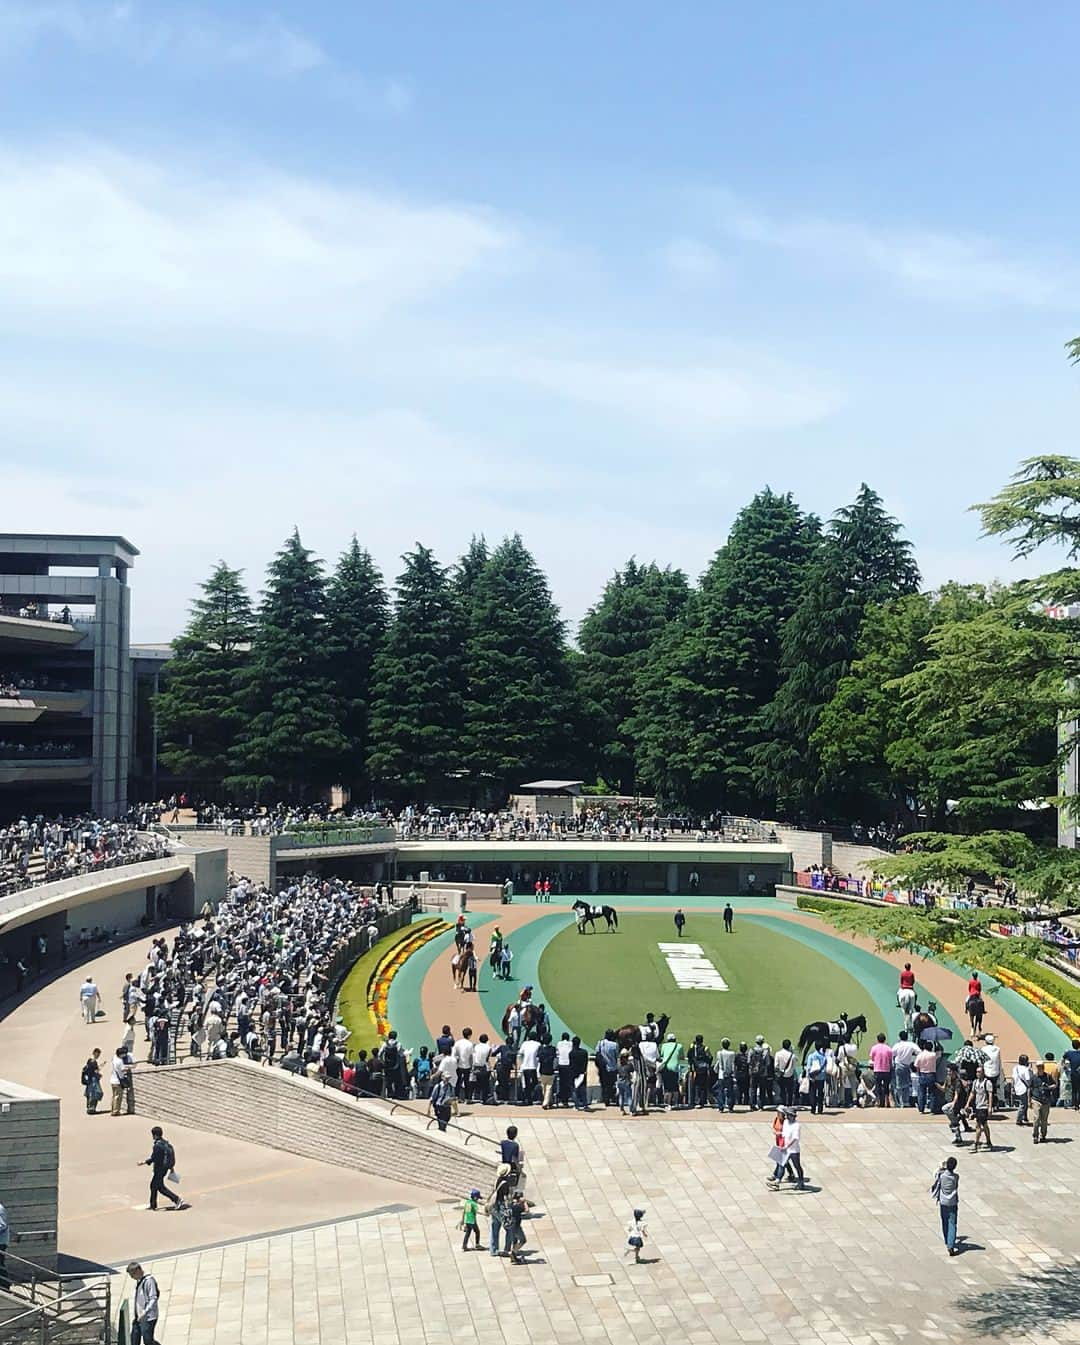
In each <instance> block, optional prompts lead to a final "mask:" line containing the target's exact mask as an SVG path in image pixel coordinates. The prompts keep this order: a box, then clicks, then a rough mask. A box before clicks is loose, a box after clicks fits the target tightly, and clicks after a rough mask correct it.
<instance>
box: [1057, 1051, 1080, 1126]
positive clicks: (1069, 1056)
mask: <svg viewBox="0 0 1080 1345" xmlns="http://www.w3.org/2000/svg"><path fill="white" fill-rule="evenodd" d="M1061 1063H1062V1065H1063V1066H1064V1067H1065V1069H1066V1070H1067V1071H1068V1077H1069V1088H1070V1092H1071V1094H1072V1109H1073V1111H1080V1039H1077V1038H1074V1039H1073V1044H1072V1049H1071V1050H1068V1051H1066V1052H1065V1054H1064V1055H1063V1056H1062V1057H1061Z"/></svg>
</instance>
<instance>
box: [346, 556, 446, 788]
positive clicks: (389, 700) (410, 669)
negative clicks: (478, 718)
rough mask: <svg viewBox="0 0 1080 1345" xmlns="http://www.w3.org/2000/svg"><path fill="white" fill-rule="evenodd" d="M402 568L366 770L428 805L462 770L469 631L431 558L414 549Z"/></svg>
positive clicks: (379, 667) (378, 676) (377, 685)
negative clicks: (421, 799)
mask: <svg viewBox="0 0 1080 1345" xmlns="http://www.w3.org/2000/svg"><path fill="white" fill-rule="evenodd" d="M403 560H404V561H405V569H404V570H403V571H402V573H401V574H400V575H399V576H398V580H397V584H396V586H395V593H396V598H395V602H394V611H393V616H392V618H391V621H390V629H389V631H388V632H387V635H386V638H385V640H384V641H383V646H382V649H381V650H380V652H379V655H378V657H377V658H376V660H375V671H374V681H373V686H372V708H371V720H370V735H371V750H370V752H369V754H368V770H369V772H370V774H371V778H372V780H373V781H375V782H377V783H379V784H382V785H383V786H385V787H386V788H387V789H389V790H391V791H392V792H394V793H397V794H400V795H402V796H404V797H416V796H420V797H421V798H423V797H427V796H428V795H429V794H430V793H431V792H432V791H434V790H437V789H438V788H439V787H440V786H441V785H442V784H443V782H444V781H445V780H446V778H447V777H448V776H449V775H450V774H451V773H452V772H455V771H457V770H460V769H461V766H462V750H463V707H464V698H465V665H464V649H465V628H464V620H463V616H462V611H461V607H460V604H459V602H458V600H457V597H456V596H455V594H454V593H453V591H452V590H451V587H450V582H449V579H448V577H447V573H446V570H445V569H444V568H443V567H442V566H441V565H440V564H439V563H438V562H437V561H436V559H435V557H434V555H433V554H432V552H431V551H429V550H428V548H427V547H425V546H421V545H420V544H419V543H417V546H416V549H415V550H414V551H411V552H409V553H408V555H406V556H404V557H403Z"/></svg>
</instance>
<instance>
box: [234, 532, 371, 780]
mask: <svg viewBox="0 0 1080 1345" xmlns="http://www.w3.org/2000/svg"><path fill="white" fill-rule="evenodd" d="M332 665H333V660H332V654H331V650H330V647H329V643H328V639H327V622H326V582H325V580H324V578H323V573H322V566H321V564H320V563H319V562H318V561H317V560H315V559H314V558H313V557H312V554H311V552H310V551H309V550H308V549H307V548H306V547H305V546H304V545H303V544H302V543H301V541H300V534H299V532H298V531H297V530H296V529H294V530H293V533H292V536H291V537H289V539H288V540H287V541H286V542H285V545H284V546H283V547H282V549H281V550H280V551H279V552H278V553H277V555H276V557H275V558H274V560H273V561H272V562H271V564H270V567H269V569H268V571H267V582H266V588H265V590H264V591H263V600H262V604H261V605H260V607H259V615H258V621H257V623H256V628H255V638H254V640H253V641H252V646H251V665H250V669H249V674H248V678H247V688H246V702H247V713H248V718H247V723H246V726H245V730H244V732H243V734H242V736H241V738H240V740H239V742H238V743H237V746H236V751H235V753H234V760H235V769H234V772H233V775H232V777H230V781H229V783H230V784H231V785H232V786H233V787H235V788H241V789H245V790H248V791H253V792H255V793H256V794H258V795H260V796H263V795H266V794H267V793H275V794H278V795H281V794H286V795H289V796H293V797H298V796H302V795H303V794H304V793H305V792H307V791H309V790H310V789H312V788H319V787H325V786H327V785H330V784H333V783H335V781H336V778H337V775H338V772H339V770H340V768H341V762H342V760H343V758H344V757H345V754H346V751H347V748H348V743H347V740H346V738H345V735H344V734H343V733H342V731H341V728H340V727H339V726H340V724H341V720H342V707H341V703H340V701H339V699H338V696H337V694H336V691H335V686H334V677H333V666H332Z"/></svg>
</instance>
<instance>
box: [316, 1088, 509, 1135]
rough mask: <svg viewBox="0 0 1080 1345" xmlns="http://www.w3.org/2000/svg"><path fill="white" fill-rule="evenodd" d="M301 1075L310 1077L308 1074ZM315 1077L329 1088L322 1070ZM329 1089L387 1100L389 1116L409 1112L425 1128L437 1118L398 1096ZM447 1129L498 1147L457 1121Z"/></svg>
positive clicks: (448, 1123)
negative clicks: (424, 1122) (389, 1096)
mask: <svg viewBox="0 0 1080 1345" xmlns="http://www.w3.org/2000/svg"><path fill="white" fill-rule="evenodd" d="M301 1077H309V1078H310V1075H308V1076H301ZM315 1077H316V1078H317V1079H318V1080H319V1082H320V1083H321V1084H322V1086H323V1088H324V1089H325V1088H331V1085H330V1084H328V1083H327V1081H326V1075H325V1074H324V1073H323V1072H322V1070H320V1071H319V1072H318V1074H317V1075H316V1076H315ZM331 1091H332V1092H335V1093H344V1094H345V1096H346V1097H349V1096H352V1097H355V1098H356V1099H357V1101H359V1100H360V1099H361V1098H367V1099H370V1100H371V1101H372V1102H388V1103H390V1115H391V1116H393V1114H394V1112H396V1111H399V1110H400V1111H406V1112H409V1113H410V1114H411V1115H412V1116H419V1118H420V1119H421V1120H422V1121H426V1122H427V1124H426V1125H425V1126H424V1129H425V1130H430V1129H431V1127H432V1126H433V1125H435V1123H436V1121H437V1120H438V1117H435V1116H429V1115H428V1113H427V1110H426V1108H420V1107H414V1106H411V1105H410V1104H409V1103H408V1102H403V1101H402V1100H401V1099H400V1098H388V1097H382V1096H380V1095H379V1094H378V1093H367V1092H364V1093H361V1092H360V1090H359V1089H356V1088H353V1090H352V1093H351V1094H350V1092H349V1090H348V1089H346V1088H331ZM447 1129H448V1130H449V1129H453V1130H460V1131H461V1133H462V1134H463V1135H466V1136H467V1137H468V1138H467V1139H466V1140H465V1144H468V1143H469V1140H471V1139H478V1140H484V1141H485V1142H486V1143H487V1144H492V1145H494V1146H495V1147H496V1148H498V1147H499V1141H498V1140H496V1139H492V1138H491V1136H490V1135H485V1134H483V1133H482V1132H481V1131H479V1130H470V1129H469V1128H468V1126H463V1125H459V1124H458V1122H457V1121H448V1122H447Z"/></svg>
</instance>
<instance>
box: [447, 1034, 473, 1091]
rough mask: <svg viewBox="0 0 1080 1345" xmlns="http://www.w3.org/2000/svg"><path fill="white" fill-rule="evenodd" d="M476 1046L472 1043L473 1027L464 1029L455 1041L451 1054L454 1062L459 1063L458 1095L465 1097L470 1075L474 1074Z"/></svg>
mask: <svg viewBox="0 0 1080 1345" xmlns="http://www.w3.org/2000/svg"><path fill="white" fill-rule="evenodd" d="M474 1053H475V1047H474V1046H473V1043H472V1028H471V1027H466V1028H463V1029H462V1032H461V1036H460V1037H459V1038H458V1039H457V1041H456V1042H454V1048H453V1050H452V1051H451V1053H450V1054H451V1055H452V1056H453V1057H454V1063H455V1064H456V1065H457V1069H458V1074H457V1089H458V1097H459V1098H460V1099H464V1097H465V1090H466V1088H467V1086H468V1082H469V1076H470V1075H471V1074H472V1066H473V1055H474Z"/></svg>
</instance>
